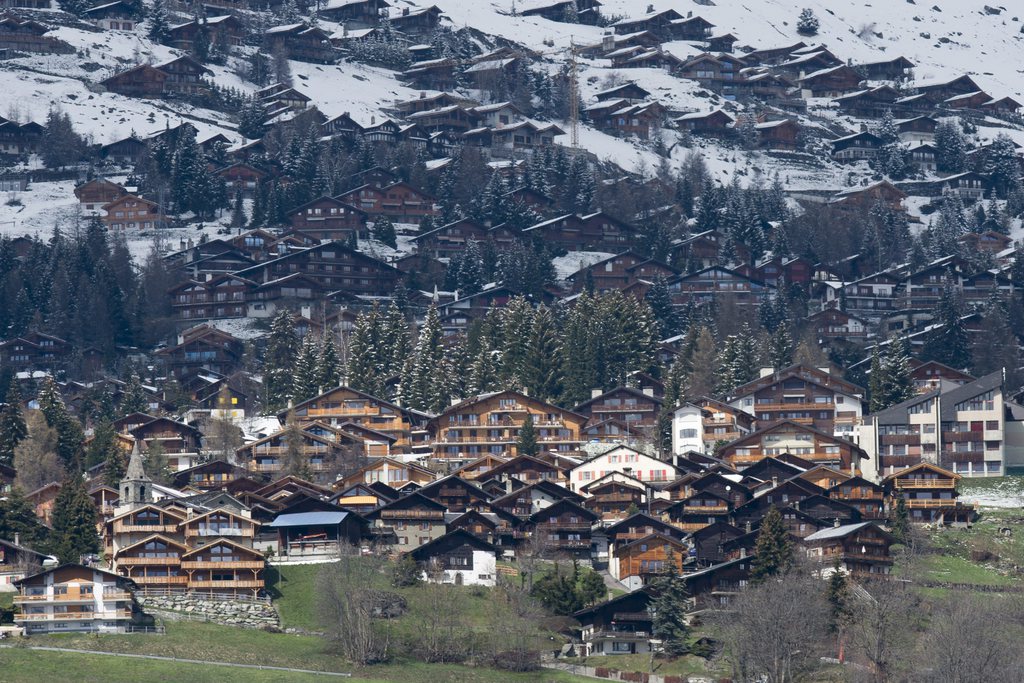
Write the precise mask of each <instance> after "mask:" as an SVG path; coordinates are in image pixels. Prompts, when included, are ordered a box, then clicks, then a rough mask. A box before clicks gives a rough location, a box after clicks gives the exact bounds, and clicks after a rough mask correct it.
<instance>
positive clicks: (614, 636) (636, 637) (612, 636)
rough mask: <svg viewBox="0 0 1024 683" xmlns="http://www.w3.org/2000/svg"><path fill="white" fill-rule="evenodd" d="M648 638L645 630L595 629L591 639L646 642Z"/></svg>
mask: <svg viewBox="0 0 1024 683" xmlns="http://www.w3.org/2000/svg"><path fill="white" fill-rule="evenodd" d="M649 638H650V635H649V634H648V633H647V631H595V632H594V635H593V636H592V640H633V641H644V642H646V641H647V640H648V639H649Z"/></svg>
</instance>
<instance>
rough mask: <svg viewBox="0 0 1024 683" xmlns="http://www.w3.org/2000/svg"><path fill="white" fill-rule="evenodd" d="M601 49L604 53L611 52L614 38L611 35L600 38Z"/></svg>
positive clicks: (613, 47)
mask: <svg viewBox="0 0 1024 683" xmlns="http://www.w3.org/2000/svg"><path fill="white" fill-rule="evenodd" d="M601 49H602V50H604V51H605V52H611V51H612V50H614V49H615V36H614V35H612V34H611V33H606V34H604V35H603V36H601Z"/></svg>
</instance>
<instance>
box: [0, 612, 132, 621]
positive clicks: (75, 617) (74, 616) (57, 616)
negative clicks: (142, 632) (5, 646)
mask: <svg viewBox="0 0 1024 683" xmlns="http://www.w3.org/2000/svg"><path fill="white" fill-rule="evenodd" d="M131 618H132V613H131V611H130V610H110V611H106V612H55V613H53V614H48V613H44V614H30V613H27V614H19V615H17V617H15V620H16V621H81V620H83V619H131Z"/></svg>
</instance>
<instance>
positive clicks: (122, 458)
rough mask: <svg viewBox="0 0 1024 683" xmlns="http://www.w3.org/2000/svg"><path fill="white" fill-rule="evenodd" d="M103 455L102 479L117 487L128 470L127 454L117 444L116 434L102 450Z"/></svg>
mask: <svg viewBox="0 0 1024 683" xmlns="http://www.w3.org/2000/svg"><path fill="white" fill-rule="evenodd" d="M111 431H113V428H112V427H111ZM103 456H104V457H103V480H104V481H105V482H106V483H107V484H108V485H109V486H113V487H114V488H117V487H118V485H119V484H120V483H121V480H122V479H124V475H125V472H127V471H128V455H127V454H126V453H125V452H124V450H123V449H122V448H121V447H120V446H119V445H118V443H117V440H116V436H115V439H114V441H113V443H112V444H111V445H110V446H109V447H107V448H105V449H104V450H103Z"/></svg>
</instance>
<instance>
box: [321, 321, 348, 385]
mask: <svg viewBox="0 0 1024 683" xmlns="http://www.w3.org/2000/svg"><path fill="white" fill-rule="evenodd" d="M316 364H317V385H318V386H319V387H320V390H321V391H328V390H329V389H333V388H334V387H337V386H340V385H341V377H342V367H341V358H340V357H339V356H338V346H337V344H335V342H334V333H333V332H331V331H330V330H327V331H325V332H324V339H323V343H322V344H321V345H320V355H319V356H318V357H317V361H316Z"/></svg>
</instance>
